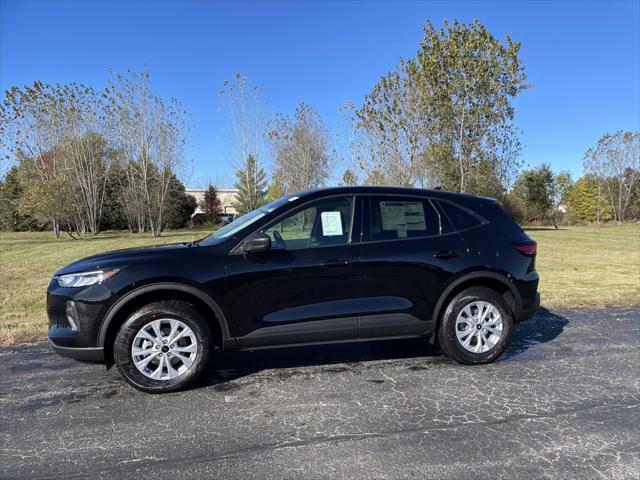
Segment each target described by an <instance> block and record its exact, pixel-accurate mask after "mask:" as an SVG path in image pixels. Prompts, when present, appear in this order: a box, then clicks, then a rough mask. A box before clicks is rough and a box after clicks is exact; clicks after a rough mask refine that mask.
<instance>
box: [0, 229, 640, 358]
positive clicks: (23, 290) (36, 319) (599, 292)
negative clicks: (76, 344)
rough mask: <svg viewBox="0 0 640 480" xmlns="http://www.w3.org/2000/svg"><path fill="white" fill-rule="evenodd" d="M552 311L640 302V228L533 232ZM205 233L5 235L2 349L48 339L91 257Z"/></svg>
mask: <svg viewBox="0 0 640 480" xmlns="http://www.w3.org/2000/svg"><path fill="white" fill-rule="evenodd" d="M527 231H528V233H529V235H530V236H531V237H533V238H534V239H535V240H536V241H537V242H538V259H537V269H538V272H539V273H540V277H541V283H540V292H541V295H542V303H543V305H544V306H546V307H560V306H579V305H594V306H603V305H607V304H612V305H631V304H639V303H640V225H623V226H606V227H568V228H561V229H560V230H555V229H552V228H531V229H528V230H527ZM204 234H205V232H202V231H189V230H183V231H175V232H166V233H164V234H163V236H162V237H161V238H155V239H154V238H151V237H150V236H149V234H145V235H137V234H128V233H122V232H105V233H102V234H100V235H98V236H97V237H90V238H86V239H84V240H72V239H71V238H69V237H66V238H65V237H61V238H59V239H55V238H53V237H52V236H51V234H49V233H46V232H40V233H7V232H2V233H0V345H11V344H14V343H21V342H29V341H33V340H36V339H39V338H44V336H45V335H46V328H47V319H46V313H45V290H46V288H47V285H48V283H49V279H50V278H51V274H52V273H53V272H54V271H55V270H57V269H58V268H60V267H62V266H63V265H65V264H67V263H69V262H71V261H73V260H76V259H79V258H82V257H85V256H87V255H91V254H95V253H99V252H104V251H108V250H115V249H118V248H127V247H135V246H141V245H154V244H160V243H170V242H186V241H191V240H194V239H197V238H201V237H203V236H204Z"/></svg>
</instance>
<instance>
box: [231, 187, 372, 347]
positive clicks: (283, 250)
mask: <svg viewBox="0 0 640 480" xmlns="http://www.w3.org/2000/svg"><path fill="white" fill-rule="evenodd" d="M356 200H357V198H356V197H354V196H336V197H329V198H324V199H321V200H315V201H312V202H310V203H308V204H306V205H302V206H301V207H299V208H297V209H295V210H294V211H292V212H288V213H286V214H284V216H282V217H280V218H277V219H276V220H274V221H273V222H272V223H271V224H270V225H267V226H266V227H264V228H263V229H261V230H260V232H259V233H266V234H267V235H269V237H271V249H270V250H269V251H267V252H264V253H261V254H243V253H235V254H231V255H229V257H228V259H227V265H226V272H227V285H228V288H227V292H228V294H227V305H228V306H229V310H230V315H231V322H230V325H231V330H232V331H231V334H232V336H235V337H236V341H237V343H238V346H240V347H243V348H252V347H261V346H269V345H278V344H303V343H314V342H324V341H338V340H349V339H353V338H355V337H356V335H357V330H358V303H357V301H354V299H355V298H356V297H357V293H358V268H357V260H358V250H359V242H358V241H357V240H359V237H360V223H361V222H360V220H359V219H360V218H361V213H360V212H361V206H360V205H359V202H357V201H356Z"/></svg>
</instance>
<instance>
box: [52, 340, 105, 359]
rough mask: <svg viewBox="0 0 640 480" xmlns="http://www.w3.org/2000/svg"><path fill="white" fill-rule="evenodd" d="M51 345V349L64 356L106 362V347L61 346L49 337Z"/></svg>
mask: <svg viewBox="0 0 640 480" xmlns="http://www.w3.org/2000/svg"><path fill="white" fill-rule="evenodd" d="M49 346H50V347H51V350H53V351H54V352H56V353H57V354H58V355H61V356H63V357H68V358H73V359H74V360H79V361H81V362H104V348H102V347H87V348H77V347H61V346H59V345H56V344H55V343H53V341H52V340H51V339H49Z"/></svg>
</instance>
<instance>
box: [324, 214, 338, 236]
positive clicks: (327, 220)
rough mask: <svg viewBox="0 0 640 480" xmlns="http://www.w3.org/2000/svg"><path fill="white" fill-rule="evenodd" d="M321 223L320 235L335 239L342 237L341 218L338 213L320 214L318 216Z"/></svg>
mask: <svg viewBox="0 0 640 480" xmlns="http://www.w3.org/2000/svg"><path fill="white" fill-rule="evenodd" d="M320 220H321V221H322V235H323V236H325V237H336V236H339V235H343V232H342V216H341V215H340V212H322V213H321V214H320Z"/></svg>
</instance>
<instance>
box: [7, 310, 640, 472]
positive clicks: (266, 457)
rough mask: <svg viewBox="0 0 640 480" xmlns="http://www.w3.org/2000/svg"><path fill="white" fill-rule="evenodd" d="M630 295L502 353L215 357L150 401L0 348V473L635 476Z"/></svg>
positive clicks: (574, 313) (65, 365)
mask: <svg viewBox="0 0 640 480" xmlns="http://www.w3.org/2000/svg"><path fill="white" fill-rule="evenodd" d="M639 344H640V307H636V308H626V309H618V308H605V309H562V310H554V311H546V310H543V311H542V312H541V313H540V314H539V315H538V316H536V317H535V318H534V319H532V320H530V321H529V322H526V323H524V324H520V325H517V326H516V328H515V332H514V337H513V342H512V345H511V347H510V348H509V350H508V351H507V353H506V354H505V355H503V356H502V357H501V358H500V359H499V361H498V362H496V363H494V364H491V365H485V366H477V367H465V366H461V365H458V364H456V363H454V362H452V361H450V360H448V359H446V358H445V357H443V356H442V355H441V354H440V353H438V352H437V351H435V350H434V349H433V348H432V347H430V346H429V345H428V344H427V343H426V342H424V341H418V340H415V341H414V340H410V341H386V342H369V343H360V344H340V345H333V346H318V347H307V348H288V349H279V350H271V351H255V352H234V353H216V354H215V355H214V362H215V364H216V365H217V368H216V369H215V370H211V372H210V374H209V375H208V377H207V378H205V379H204V380H203V381H202V382H201V383H200V384H199V385H197V386H196V387H195V388H193V389H191V390H189V391H186V392H181V393H175V394H168V395H147V394H143V393H140V392H137V391H135V390H134V389H132V388H131V387H129V386H128V385H127V384H126V383H125V382H124V381H123V380H121V379H120V378H119V376H118V374H117V371H116V370H115V369H113V370H111V371H109V372H107V371H106V370H105V369H104V367H103V366H100V365H90V364H81V363H77V362H75V361H73V360H69V359H64V358H61V357H59V356H57V355H55V354H53V353H52V352H50V351H49V349H48V347H47V345H46V344H40V345H36V346H29V347H18V348H6V349H0V409H1V410H0V413H1V418H2V420H1V424H0V448H1V451H0V478H3V479H7V478H29V479H38V478H52V477H67V478H84V477H90V478H109V479H111V478H136V479H141V480H142V479H144V480H149V479H153V478H172V479H182V478H225V479H232V478H241V479H251V478H304V479H314V478H330V479H335V478H348V479H349V480H355V479H361V478H362V479H365V478H366V479H369V478H389V479H398V478H434V479H465V478H478V479H481V478H482V479H484V478H486V479H516V478H563V479H570V478H576V479H578V478H579V479H581V480H584V479H591V478H607V479H618V478H620V479H622V478H629V479H637V478H640V349H639V346H640V345H639Z"/></svg>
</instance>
